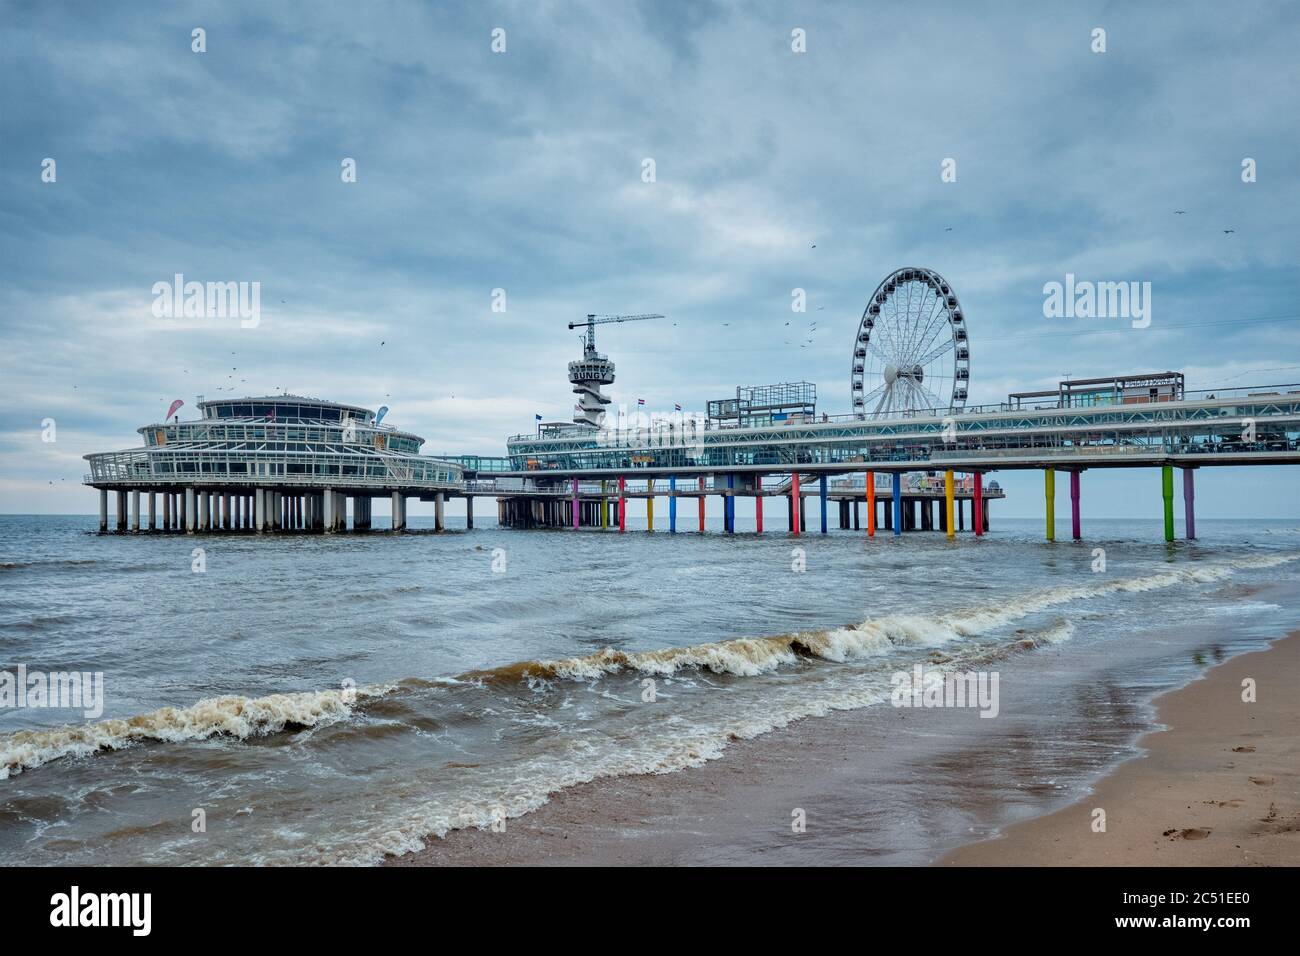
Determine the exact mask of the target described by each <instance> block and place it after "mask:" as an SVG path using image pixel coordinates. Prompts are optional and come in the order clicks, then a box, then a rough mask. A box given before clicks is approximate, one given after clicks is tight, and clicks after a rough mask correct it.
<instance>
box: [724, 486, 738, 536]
mask: <svg viewBox="0 0 1300 956" xmlns="http://www.w3.org/2000/svg"><path fill="white" fill-rule="evenodd" d="M735 490H736V476H735V475H728V476H727V496H726V497H725V498H723V499H722V524H723V529H724V530H725V531H726V532H727V534H735V531H736V498H735V495H734V494H733V492H734V491H735Z"/></svg>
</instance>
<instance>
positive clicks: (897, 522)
mask: <svg viewBox="0 0 1300 956" xmlns="http://www.w3.org/2000/svg"><path fill="white" fill-rule="evenodd" d="M893 479H894V489H893V491H894V537H898V536H899V535H901V534H902V533H903V476H902V474H901V473H900V472H897V471H896V472H894V474H893Z"/></svg>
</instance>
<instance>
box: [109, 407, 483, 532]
mask: <svg viewBox="0 0 1300 956" xmlns="http://www.w3.org/2000/svg"><path fill="white" fill-rule="evenodd" d="M199 410H200V413H201V415H202V417H201V418H199V419H197V420H194V421H179V420H175V419H173V420H170V421H165V422H162V423H158V424H153V425H145V426H144V427H142V428H140V429H139V432H140V434H141V435H142V436H143V438H144V446H143V447H140V448H132V449H129V450H127V451H116V452H103V453H100V454H92V455H87V456H86V460H87V461H88V462H89V463H90V473H89V474H88V475H87V476H86V478H85V483H86V484H88V485H91V486H92V487H94V488H96V489H98V491H99V530H100V531H101V532H105V531H107V530H108V494H109V492H110V491H112V492H116V495H117V502H116V504H117V509H116V517H117V530H118V531H125V530H127V519H128V510H127V501H128V496H129V499H130V502H131V507H130V512H129V516H130V522H131V530H132V531H139V530H140V524H141V515H140V504H141V496H145V498H146V502H147V507H148V525H147V527H148V530H150V531H156V530H162V531H182V530H183V531H188V532H194V531H254V532H264V531H279V530H302V531H321V532H332V531H338V530H342V529H343V528H344V527H345V526H346V522H347V511H348V508H347V504H348V502H347V499H348V498H351V499H352V516H353V527H354V528H355V529H357V530H366V529H369V528H370V527H371V502H372V501H373V499H375V498H378V497H387V498H389V499H390V500H391V502H392V515H393V517H392V523H393V529H394V530H401V529H402V528H404V527H405V526H406V499H407V498H419V499H420V500H422V501H434V502H435V503H436V509H435V514H436V518H437V526H438V528H440V529H441V527H442V511H443V502H444V501H445V498H446V496H447V495H448V494H449V493H451V492H453V491H456V490H459V489H461V488H462V487H463V483H464V473H463V470H462V468H461V466H460V465H458V464H456V463H454V462H449V461H443V460H440V459H436V458H430V457H427V456H423V455H421V454H419V451H420V447H421V446H422V445H423V444H424V439H423V438H421V437H420V436H418V435H413V434H411V433H410V432H404V431H399V430H397V429H395V428H393V427H392V426H391V425H384V424H381V423H380V421H379V418H378V416H377V415H376V413H375V412H373V411H371V410H370V409H368V408H362V407H360V406H357V405H344V404H340V403H338V402H329V401H324V400H321V399H316V398H305V397H302V396H298V395H275V396H269V397H263V398H238V399H222V400H216V401H206V402H205V401H200V402H199ZM159 497H161V499H162V508H161V514H160V513H159V509H158V498H159ZM471 515H472V512H471ZM472 520H473V519H472V517H471V518H470V521H471V522H472ZM471 526H472V524H471Z"/></svg>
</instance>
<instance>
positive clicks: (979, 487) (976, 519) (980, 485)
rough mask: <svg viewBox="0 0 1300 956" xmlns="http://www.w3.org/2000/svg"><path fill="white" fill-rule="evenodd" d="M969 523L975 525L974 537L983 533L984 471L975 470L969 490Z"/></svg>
mask: <svg viewBox="0 0 1300 956" xmlns="http://www.w3.org/2000/svg"><path fill="white" fill-rule="evenodd" d="M970 523H971V524H972V525H974V527H975V537H977V538H978V537H979V536H980V535H982V534H983V533H984V473H983V472H979V471H977V472H975V481H974V485H973V490H972V492H971V506H970Z"/></svg>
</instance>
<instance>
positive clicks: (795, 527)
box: [790, 472, 803, 538]
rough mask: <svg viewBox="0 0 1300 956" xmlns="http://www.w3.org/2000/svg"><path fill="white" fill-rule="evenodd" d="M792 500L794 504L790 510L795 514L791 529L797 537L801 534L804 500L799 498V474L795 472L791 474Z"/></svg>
mask: <svg viewBox="0 0 1300 956" xmlns="http://www.w3.org/2000/svg"><path fill="white" fill-rule="evenodd" d="M790 501H791V503H792V504H793V507H792V509H791V511H790V513H791V515H793V517H792V519H791V521H790V531H791V532H793V534H794V536H795V537H796V538H797V537H798V536H799V524H800V521H801V519H802V518H803V515H802V514H800V512H801V511H802V510H803V507H802V506H803V502H802V501H801V500H800V498H799V475H798V474H797V473H793V472H792V473H791V475H790Z"/></svg>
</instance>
